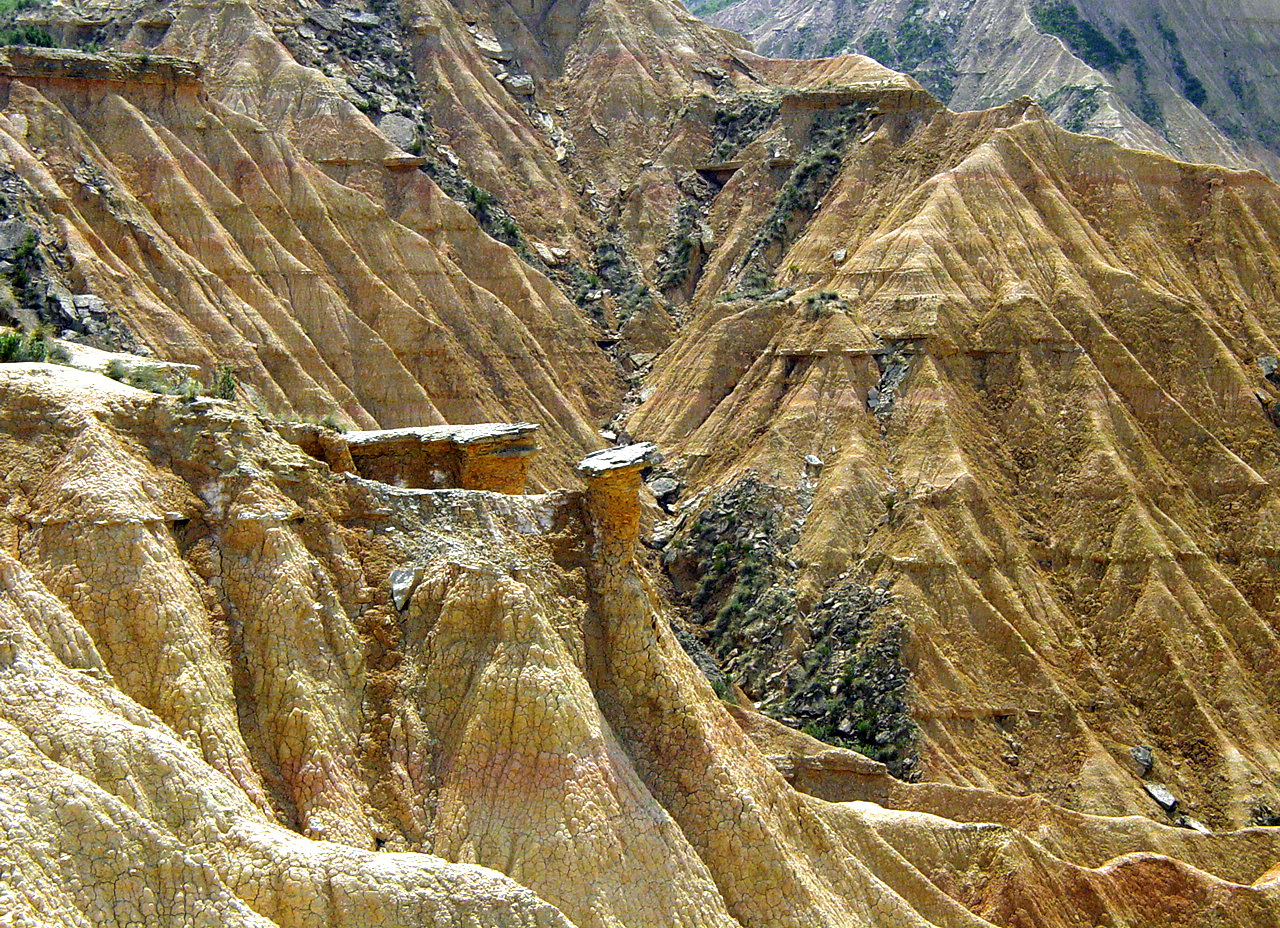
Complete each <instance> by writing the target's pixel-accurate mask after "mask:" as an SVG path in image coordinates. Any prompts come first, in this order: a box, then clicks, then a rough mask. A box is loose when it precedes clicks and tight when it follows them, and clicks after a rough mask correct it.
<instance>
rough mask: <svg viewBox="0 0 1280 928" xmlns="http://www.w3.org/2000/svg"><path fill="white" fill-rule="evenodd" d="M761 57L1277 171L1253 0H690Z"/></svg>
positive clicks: (1266, 34) (1270, 44)
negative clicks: (878, 76) (892, 76)
mask: <svg viewBox="0 0 1280 928" xmlns="http://www.w3.org/2000/svg"><path fill="white" fill-rule="evenodd" d="M690 9H691V10H693V11H694V12H695V13H698V14H699V15H703V16H706V17H707V18H708V19H709V21H711V22H714V23H716V24H717V25H720V26H723V27H725V28H728V29H733V30H735V31H738V32H741V33H742V34H743V35H745V36H747V37H748V38H750V39H751V40H752V42H753V43H754V44H755V45H756V48H757V49H758V50H759V51H760V52H761V53H762V54H767V55H776V56H785V57H795V58H821V57H826V56H831V55H837V54H844V53H848V52H854V51H856V52H861V53H863V54H867V55H871V56H873V57H875V58H876V59H878V60H880V61H882V62H883V63H885V64H886V65H889V66H890V67H894V68H898V69H900V70H903V71H906V72H908V73H910V74H912V75H913V76H915V77H917V78H919V79H920V80H921V81H922V82H923V83H924V84H925V86H927V87H928V88H929V89H930V90H931V91H932V92H934V93H935V94H937V95H938V96H939V98H940V99H941V100H943V102H945V103H947V104H948V105H949V106H951V107H952V108H953V109H957V110H968V109H983V108H986V107H991V106H999V105H1000V104H1002V103H1005V102H1006V101H1008V100H1012V99H1015V98H1017V97H1019V96H1022V95H1031V96H1033V97H1034V98H1035V99H1036V100H1037V101H1039V102H1040V103H1041V104H1042V105H1043V106H1044V107H1045V109H1046V110H1047V111H1048V112H1049V113H1050V114H1051V115H1052V116H1053V118H1054V120H1055V121H1057V122H1058V123H1059V124H1060V125H1063V126H1066V127H1067V128H1070V129H1071V130H1072V131H1076V132H1088V133H1090V134H1092V135H1101V136H1103V137H1106V138H1110V139H1112V140H1114V141H1118V142H1120V143H1122V144H1125V145H1131V146H1134V147H1137V148H1147V149H1154V150H1156V151H1160V152H1162V153H1165V154H1168V155H1171V156H1174V157H1178V158H1181V159H1183V160H1187V161H1202V162H1210V163H1214V164H1225V165H1228V166H1232V167H1238V168H1261V169H1263V170H1265V171H1267V172H1269V173H1270V174H1271V176H1272V177H1275V176H1277V175H1276V172H1277V168H1278V166H1280V162H1278V161H1277V152H1280V147H1278V145H1280V137H1277V135H1276V127H1277V118H1278V115H1277V114H1278V113H1280V110H1278V109H1277V107H1278V105H1280V101H1277V99H1276V98H1275V96H1274V82H1272V81H1270V80H1269V78H1268V77H1267V72H1266V68H1267V67H1268V65H1267V64H1266V62H1268V61H1270V60H1271V58H1272V49H1273V48H1274V46H1275V42H1276V28H1277V20H1276V17H1275V10H1274V8H1273V7H1272V6H1271V5H1270V4H1268V3H1265V2H1253V0H1250V2H1237V3H1232V4H1229V5H1227V6H1224V7H1221V8H1219V7H1216V6H1208V5H1206V4H1203V3H1198V2H1184V0H1161V2H1159V3H1151V2H1122V3H1114V2H1111V3H1100V2H1094V0H1079V2H1077V0H1020V2H1016V3H1002V2H985V0H977V2H975V0H928V2H925V0H872V2H867V0H858V2H845V0H827V2H818V3H814V2H809V0H791V2H784V3H771V2H767V0H737V2H733V3H727V4H726V3H722V2H715V0H713V2H705V3H703V2H699V3H691V4H690Z"/></svg>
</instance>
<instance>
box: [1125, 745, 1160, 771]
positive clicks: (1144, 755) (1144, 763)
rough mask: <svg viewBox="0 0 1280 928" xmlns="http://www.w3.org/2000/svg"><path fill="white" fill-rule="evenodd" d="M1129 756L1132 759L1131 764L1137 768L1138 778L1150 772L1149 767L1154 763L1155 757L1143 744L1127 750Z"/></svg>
mask: <svg viewBox="0 0 1280 928" xmlns="http://www.w3.org/2000/svg"><path fill="white" fill-rule="evenodd" d="M1129 756H1130V757H1132V758H1133V762H1134V763H1135V764H1137V766H1138V773H1139V775H1140V776H1144V777H1145V776H1146V775H1147V774H1148V773H1150V772H1151V766H1152V764H1154V763H1155V757H1154V755H1153V754H1152V751H1151V748H1150V747H1148V746H1147V745H1145V744H1139V745H1135V746H1134V747H1131V748H1129Z"/></svg>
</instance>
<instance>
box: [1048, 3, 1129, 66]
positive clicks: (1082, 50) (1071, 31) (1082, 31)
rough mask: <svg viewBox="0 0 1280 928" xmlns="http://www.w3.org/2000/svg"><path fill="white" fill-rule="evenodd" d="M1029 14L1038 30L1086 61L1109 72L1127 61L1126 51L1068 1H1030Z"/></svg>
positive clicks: (1127, 54) (1127, 53)
mask: <svg viewBox="0 0 1280 928" xmlns="http://www.w3.org/2000/svg"><path fill="white" fill-rule="evenodd" d="M1030 13H1031V21H1032V22H1033V23H1035V25H1036V28H1037V29H1039V30H1040V31H1041V32H1043V33H1046V34H1048V35H1052V36H1057V37H1058V38H1059V39H1061V40H1062V41H1063V43H1064V44H1065V45H1066V46H1067V48H1069V49H1071V51H1072V53H1073V54H1075V55H1076V57H1078V58H1080V60H1082V61H1084V62H1085V63H1086V64H1089V65H1092V66H1093V67H1095V68H1101V69H1103V70H1108V71H1109V70H1113V69H1115V68H1118V67H1120V66H1121V65H1122V64H1124V63H1125V62H1126V61H1128V60H1129V52H1128V50H1125V49H1121V48H1117V47H1116V45H1115V43H1114V42H1112V41H1111V40H1110V39H1108V38H1107V37H1106V36H1105V35H1103V34H1102V33H1101V32H1100V31H1099V30H1098V28H1097V27H1096V26H1095V25H1094V24H1093V23H1091V22H1089V21H1088V20H1087V19H1085V18H1084V17H1082V16H1081V15H1080V11H1079V10H1077V9H1076V7H1075V4H1074V3H1071V2H1070V0H1040V2H1035V3H1032V4H1031V10H1030Z"/></svg>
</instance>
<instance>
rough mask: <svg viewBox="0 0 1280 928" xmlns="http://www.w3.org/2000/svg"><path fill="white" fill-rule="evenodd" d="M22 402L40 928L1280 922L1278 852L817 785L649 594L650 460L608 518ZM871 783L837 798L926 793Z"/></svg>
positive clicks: (7, 827)
mask: <svg viewBox="0 0 1280 928" xmlns="http://www.w3.org/2000/svg"><path fill="white" fill-rule="evenodd" d="M0 394H2V396H3V400H4V402H3V404H0V410H3V412H0V453H3V455H4V459H5V460H6V461H7V462H9V464H10V466H9V467H8V468H7V470H6V473H5V477H4V490H5V494H4V499H5V504H4V509H3V517H2V518H3V521H2V522H0V540H2V543H3V553H2V554H0V584H2V586H0V622H2V623H3V637H2V641H0V716H2V717H3V722H4V724H3V726H2V728H3V738H4V743H5V746H6V751H7V756H8V757H9V758H10V763H9V764H8V765H7V768H6V769H7V773H6V775H5V777H4V778H3V781H2V782H0V797H3V804H4V807H5V809H6V815H5V816H4V819H3V824H2V825H0V827H2V828H3V829H4V832H5V834H6V838H7V840H6V842H5V843H4V844H3V845H0V847H2V848H3V850H2V851H0V853H3V855H4V862H5V867H4V869H3V871H0V872H2V873H3V876H2V877H0V881H2V882H0V893H3V899H4V901H5V904H6V907H7V912H9V913H15V915H16V917H17V920H18V923H23V924H25V923H39V924H80V923H83V922H84V921H89V922H92V923H94V924H105V925H109V924H128V923H131V922H133V921H138V920H141V921H144V922H146V923H148V924H175V925H176V924H184V925H186V924H206V923H207V924H244V925H273V924H274V925H297V924H304V923H305V924H308V925H334V926H337V925H357V924H365V925H399V924H405V925H408V924H415V925H419V924H440V925H444V924H458V923H474V924H484V925H538V926H550V925H569V924H574V925H579V926H582V925H634V926H642V925H651V924H654V923H655V922H658V921H662V922H664V923H667V924H679V925H725V926H729V925H814V924H820V925H871V924H875V925H885V924H892V925H904V926H925V925H964V926H974V928H979V926H982V925H991V924H1021V923H1023V922H1024V917H1023V916H1024V913H1026V912H1027V911H1029V909H1028V906H1033V907H1035V908H1043V910H1044V912H1045V916H1046V917H1045V918H1043V919H1041V920H1039V921H1038V922H1037V923H1038V924H1051V925H1064V926H1065V925H1092V924H1095V923H1096V922H1097V920H1098V919H1100V918H1106V919H1117V920H1121V919H1130V920H1132V919H1137V920H1138V921H1139V922H1140V923H1142V922H1147V923H1161V924H1179V925H1191V924H1198V923H1202V922H1197V921H1195V919H1197V918H1199V917H1200V915H1201V914H1202V913H1203V912H1204V911H1208V910H1212V911H1214V912H1220V913H1221V919H1220V921H1221V923H1222V924H1226V925H1241V926H1244V925H1258V924H1265V923H1266V922H1267V921H1268V920H1274V918H1275V916H1276V913H1277V907H1278V906H1280V896H1277V890H1276V885H1275V882H1274V880H1273V879H1272V878H1271V877H1270V876H1269V875H1268V873H1267V871H1268V868H1269V867H1270V866H1271V862H1272V861H1273V860H1274V856H1275V853H1276V847H1275V839H1274V834H1273V832H1272V831H1271V830H1266V829H1253V830H1249V831H1242V832H1238V833H1235V834H1223V835H1218V836H1201V835H1196V834H1195V833H1193V832H1190V831H1186V830H1180V829H1173V828H1168V827H1163V826H1159V825H1155V824H1154V823H1147V824H1146V825H1143V824H1141V822H1140V820H1135V819H1127V820H1124V821H1117V822H1114V823H1113V822H1109V821H1108V820H1105V819H1098V818H1093V819H1088V820H1080V822H1079V824H1080V825H1081V826H1082V827H1073V823H1072V819H1071V816H1070V813H1066V812H1065V811H1063V810H1056V809H1053V808H1052V807H1047V806H1041V807H1022V808H1019V807H1017V806H1016V805H1012V806H1011V805H1010V804H1009V803H1005V804H1003V805H1002V804H1001V802H1000V801H999V799H998V797H995V796H990V795H985V794H980V793H977V792H974V793H973V794H972V797H971V798H972V801H971V802H969V803H968V805H967V807H968V808H969V809H970V810H971V812H972V811H973V810H977V809H981V810H982V811H984V812H990V813H991V814H992V818H991V820H990V821H991V823H990V824H987V825H982V826H974V825H965V824H955V823H952V822H949V821H947V820H945V819H943V818H938V817H936V815H921V814H918V813H914V812H908V811H901V807H903V806H909V805H912V804H918V805H923V806H930V807H931V810H932V811H934V812H937V811H940V810H941V809H943V808H947V807H951V808H959V807H960V806H963V805H965V803H964V802H959V803H957V800H956V797H955V796H954V795H951V794H948V793H946V792H945V791H941V792H935V791H934V790H933V789H930V788H926V787H900V788H898V789H897V792H896V793H894V794H893V796H892V798H891V799H890V800H888V801H889V804H891V805H898V806H899V807H900V811H896V812H892V813H890V812H886V811H884V809H883V808H882V807H880V806H872V805H868V804H862V803H843V804H832V803H829V802H825V801H822V800H820V799H817V798H816V797H814V796H812V795H809V794H806V793H803V792H799V791H797V790H795V789H794V788H793V787H791V786H790V785H788V783H787V782H786V781H785V780H784V778H783V776H782V775H781V774H780V773H779V771H778V770H777V769H775V764H779V763H780V762H781V761H782V760H784V759H785V758H787V757H790V758H792V761H791V764H792V767H793V768H794V767H795V766H796V765H797V764H803V763H805V761H804V758H807V757H814V756H815V754H814V751H813V748H812V747H810V745H814V744H816V743H815V742H811V741H809V740H808V739H804V738H803V736H800V735H798V734H795V733H792V734H791V735H788V736H783V737H781V738H779V736H778V734H777V733H776V732H774V731H772V730H771V729H769V728H768V727H767V725H764V727H762V725H763V722H762V721H757V719H758V717H756V716H754V714H752V713H746V714H744V713H742V711H741V710H734V711H735V712H736V713H737V715H736V716H735V715H734V714H731V713H730V711H729V709H728V707H727V706H725V704H724V703H722V702H720V701H719V700H718V699H717V698H716V697H715V695H714V694H713V693H712V691H711V687H710V686H709V685H708V684H707V683H706V681H705V680H704V679H703V677H702V675H701V674H700V673H699V672H698V671H697V670H696V669H695V668H694V666H693V664H692V663H691V662H690V661H689V660H688V659H687V658H686V657H685V656H684V654H683V652H682V651H681V650H680V647H679V645H678V644H677V643H676V641H675V638H674V636H673V635H672V634H671V632H670V631H669V630H668V628H667V625H666V616H665V614H664V610H663V607H662V606H661V603H660V600H659V599H658V597H657V596H656V592H655V588H654V586H653V583H652V581H651V579H650V578H649V576H648V575H647V574H646V572H645V571H644V570H643V569H642V568H641V567H640V566H639V563H638V562H637V560H636V554H635V552H636V541H637V534H638V528H639V520H640V514H641V503H640V500H639V498H638V496H637V494H638V492H639V489H640V477H641V468H643V467H644V466H645V465H646V462H647V459H648V458H649V457H650V454H651V452H650V449H648V448H647V447H646V446H639V447H637V448H633V449H626V450H624V451H622V452H608V453H605V454H602V455H597V456H594V457H591V458H588V459H586V460H585V461H584V462H583V463H582V465H581V466H580V467H579V472H580V473H581V474H582V475H583V477H584V479H585V480H586V481H587V488H586V490H585V492H578V491H571V492H564V491H562V492H557V493H554V494H550V495H543V496H507V495H503V494H497V493H492V492H488V491H479V490H468V489H465V488H458V489H443V490H411V489H397V488H394V487H392V486H389V485H387V484H385V483H380V482H374V481H369V480H366V479H363V478H361V477H359V476H356V475H355V474H352V473H349V472H345V471H341V470H338V471H335V470H333V469H331V467H330V466H329V465H327V464H325V463H323V462H321V461H319V460H317V459H315V458H313V457H310V456H309V455H307V454H306V453H304V452H303V451H302V450H301V449H300V448H299V447H298V446H297V445H295V444H293V443H292V442H291V441H290V440H288V438H287V436H288V435H289V434H290V433H289V432H288V430H285V431H281V430H279V428H278V427H277V426H273V425H272V424H270V423H269V422H268V421H266V420H263V419H261V418H260V417H258V416H257V415H254V414H250V413H248V412H246V411H245V410H243V409H242V408H237V407H236V406H234V405H233V404H229V403H225V402H222V401H217V400H182V399H179V398H175V397H164V396H156V395H153V394H149V393H145V392H142V391H139V390H136V389H133V388H131V387H128V386H125V385H122V384H118V383H115V382H113V381H110V380H108V379H106V378H103V377H100V376H97V375H92V374H84V373H81V372H77V371H72V370H69V369H67V368H58V367H52V366H47V365H34V364H32V365H9V366H6V368H5V369H4V370H3V371H0ZM749 733H750V735H749ZM757 742H758V743H759V745H760V747H757ZM762 750H764V751H767V752H769V753H770V754H771V755H776V756H775V758H774V760H773V762H771V761H770V760H769V759H768V758H767V757H766V755H765V754H764V753H762ZM830 753H831V752H830V751H828V752H827V754H828V755H830ZM817 756H821V752H819V754H818V755H817ZM853 756H854V757H856V755H853ZM863 763H865V764H870V762H868V761H864V762H863ZM808 766H809V768H810V769H813V764H811V763H810V764H809V765H808ZM827 769H828V770H829V771H831V770H838V769H840V765H839V764H831V763H828V764H827ZM844 769H845V770H847V771H848V770H852V771H853V772H854V773H855V774H856V775H855V777H854V779H855V780H860V782H861V785H858V784H857V783H853V784H850V783H848V782H846V783H845V784H844V785H843V786H841V784H840V781H839V775H838V774H837V775H835V779H833V778H832V777H831V776H828V777H827V778H826V779H825V780H824V781H823V784H825V785H821V784H820V788H821V790H826V791H831V790H843V791H844V792H846V793H849V792H850V791H852V792H855V793H856V792H858V791H860V790H865V791H867V792H876V791H878V792H881V793H885V791H886V787H887V785H888V784H891V783H892V782H893V781H891V780H888V779H887V778H885V777H884V775H883V773H878V772H877V767H876V765H874V764H872V765H871V768H870V769H865V768H858V767H857V765H856V764H855V765H854V766H853V767H852V768H851V767H849V765H848V763H846V764H845V765H844ZM846 779H848V778H846ZM809 787H810V788H811V789H815V791H818V789H819V786H814V785H812V784H809ZM888 791H889V792H890V793H892V792H893V789H892V788H889V790H888ZM843 798H850V797H849V796H847V795H846V796H845V797H843ZM1002 820H1003V823H1002ZM1031 822H1035V823H1036V827H1037V828H1039V829H1040V830H1041V831H1042V834H1040V835H1039V836H1038V837H1037V839H1036V840H1031V839H1029V838H1028V837H1025V836H1024V835H1023V834H1022V833H1021V832H1020V830H1019V829H1021V828H1026V827H1028V825H1029V824H1030V823H1031ZM1040 842H1044V844H1041V843H1040ZM1172 852H1177V853H1179V854H1180V855H1181V856H1182V857H1183V858H1185V859H1187V860H1191V861H1195V863H1196V866H1198V867H1202V868H1204V869H1196V868H1194V867H1191V866H1188V865H1186V864H1183V863H1179V862H1177V861H1176V860H1175V859H1173V858H1172V857H1169V856H1165V855H1167V854H1168V853H1172ZM1113 858H1114V859H1113ZM975 860H980V861H982V862H983V863H982V865H981V866H980V868H979V870H978V871H976V872H975V871H974V870H973V869H972V868H973V862H974V861H975ZM477 864H478V865H479V866H476V865H477ZM486 867H489V868H493V869H485V868H486ZM495 870H497V871H500V872H495ZM587 873H589V874H590V875H591V876H590V879H589V880H588V879H584V875H585V874H587ZM1153 880H1159V881H1160V882H1159V886H1160V888H1159V889H1158V890H1153V889H1152V881H1153Z"/></svg>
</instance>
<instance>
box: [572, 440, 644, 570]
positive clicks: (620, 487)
mask: <svg viewBox="0 0 1280 928" xmlns="http://www.w3.org/2000/svg"><path fill="white" fill-rule="evenodd" d="M659 460H661V456H660V455H659V454H658V450H657V448H655V447H654V446H653V445H652V444H650V443H649V442H641V443H639V444H635V445H627V446H626V447H623V448H610V449H609V450H607V451H597V452H596V453H595V454H591V455H588V456H587V457H585V458H583V459H582V461H580V462H579V463H578V466H577V468H576V469H577V471H578V475H579V476H581V477H582V478H583V479H584V480H586V482H587V516H588V519H589V520H590V523H591V534H592V537H593V539H594V540H595V543H596V545H597V551H598V553H599V554H602V555H603V554H614V555H624V554H626V553H627V552H628V551H630V550H631V547H632V546H633V545H634V544H635V540H636V538H637V537H638V535H639V534H640V482H641V480H640V475H641V471H643V470H644V469H645V468H646V467H648V466H649V465H651V464H656V463H657V462H658V461H659Z"/></svg>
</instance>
